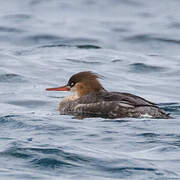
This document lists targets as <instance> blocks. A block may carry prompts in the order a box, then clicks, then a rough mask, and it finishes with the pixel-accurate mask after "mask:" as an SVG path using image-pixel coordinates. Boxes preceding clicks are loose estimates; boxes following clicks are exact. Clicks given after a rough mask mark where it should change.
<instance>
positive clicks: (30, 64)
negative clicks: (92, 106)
mask: <svg viewBox="0 0 180 180" xmlns="http://www.w3.org/2000/svg"><path fill="white" fill-rule="evenodd" d="M179 5H180V3H179V1H178V0H172V1H169V0H164V1H163V2H160V1H159V2H158V1H155V0H152V1H146V2H145V1H143V0H139V1H135V0H126V1H125V0H119V1H117V0H111V1H108V0H103V1H95V0H94V1H93V0H84V1H82V0H77V1H65V0H64V1H62V0H61V1H58V0H53V1H45V0H26V1H19V0H13V1H10V0H6V1H2V2H1V7H0V140H1V148H0V161H1V163H0V179H3V180H16V179H17V180H20V179H23V180H28V179H43V180H44V179H47V180H49V179H52V180H60V179H63V180H66V179H67V180H69V179H73V180H74V179H78V180H79V179H82V180H84V179H96V180H115V179H133V180H144V179H156V180H177V179H180V140H179V139H180V131H179V127H180V91H179V89H180V51H179V49H180V23H179V18H180V12H179ZM83 70H91V71H94V72H98V73H99V74H101V75H103V76H104V78H103V79H101V82H102V84H103V86H104V87H105V88H106V89H108V90H110V91H124V92H130V93H133V94H136V95H140V96H142V97H144V98H146V99H148V100H150V101H153V102H155V103H159V104H160V106H161V107H162V108H164V109H165V110H166V111H167V112H169V113H171V115H172V116H173V117H174V119H166V120H164V119H158V120H157V119H146V118H145V119H127V118H125V119H116V120H111V119H103V118H87V119H77V118H74V117H72V116H63V115H59V113H58V111H56V108H57V106H58V103H59V101H60V100H61V99H62V97H63V96H65V95H67V94H66V93H63V92H62V93H57V92H46V91H45V88H47V87H54V86H58V85H64V84H65V83H66V82H67V80H68V78H69V77H70V76H71V75H72V74H74V73H76V72H79V71H83Z"/></svg>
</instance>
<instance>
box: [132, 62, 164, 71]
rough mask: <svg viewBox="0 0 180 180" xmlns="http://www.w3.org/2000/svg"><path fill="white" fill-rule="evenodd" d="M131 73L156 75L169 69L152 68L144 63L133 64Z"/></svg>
mask: <svg viewBox="0 0 180 180" xmlns="http://www.w3.org/2000/svg"><path fill="white" fill-rule="evenodd" d="M129 68H130V71H131V72H135V73H154V72H164V71H167V68H165V67H161V66H152V65H147V64H144V63H133V64H130V65H129Z"/></svg>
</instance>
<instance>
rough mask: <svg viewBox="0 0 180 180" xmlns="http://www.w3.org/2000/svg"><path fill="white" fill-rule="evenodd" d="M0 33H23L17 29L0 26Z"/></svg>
mask: <svg viewBox="0 0 180 180" xmlns="http://www.w3.org/2000/svg"><path fill="white" fill-rule="evenodd" d="M0 32H7V33H22V32H24V31H23V30H21V29H17V28H14V27H5V26H0Z"/></svg>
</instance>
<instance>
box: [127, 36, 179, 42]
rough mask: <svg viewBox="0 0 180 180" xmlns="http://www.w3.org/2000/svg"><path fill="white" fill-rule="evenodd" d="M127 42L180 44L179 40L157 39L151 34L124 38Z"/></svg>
mask: <svg viewBox="0 0 180 180" xmlns="http://www.w3.org/2000/svg"><path fill="white" fill-rule="evenodd" d="M124 39H125V40H126V41H131V42H139V43H142V42H148V41H158V42H165V43H173V44H180V40H178V39H170V38H169V39H168V38H165V37H158V36H157V37H156V36H154V35H150V34H139V35H133V36H130V37H127V38H124Z"/></svg>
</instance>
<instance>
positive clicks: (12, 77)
mask: <svg viewBox="0 0 180 180" xmlns="http://www.w3.org/2000/svg"><path fill="white" fill-rule="evenodd" d="M25 81H26V80H25V78H24V77H23V76H21V75H18V74H13V73H9V74H1V75H0V83H2V82H3V83H4V82H8V83H9V82H11V83H17V82H18V83H24V82H25Z"/></svg>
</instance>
